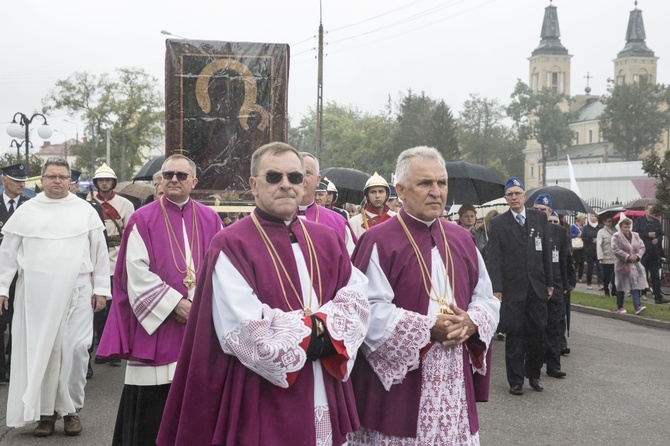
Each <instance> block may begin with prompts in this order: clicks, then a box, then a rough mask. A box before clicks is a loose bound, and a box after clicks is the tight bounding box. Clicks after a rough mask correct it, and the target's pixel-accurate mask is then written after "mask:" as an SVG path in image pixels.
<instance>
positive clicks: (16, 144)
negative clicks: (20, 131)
mask: <svg viewBox="0 0 670 446" xmlns="http://www.w3.org/2000/svg"><path fill="white" fill-rule="evenodd" d="M23 144H25V141H23V142H18V141H17V140H15V139H12V142H10V143H9V148H10V149H11V148H12V147H16V158H17V161H18V159H19V158H21V147H23ZM32 146H33V143H30V147H32Z"/></svg>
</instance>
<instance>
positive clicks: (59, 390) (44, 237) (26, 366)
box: [0, 158, 110, 437]
mask: <svg viewBox="0 0 670 446" xmlns="http://www.w3.org/2000/svg"><path fill="white" fill-rule="evenodd" d="M42 186H43V188H44V192H43V193H40V194H38V195H37V197H35V198H33V199H32V200H30V201H28V202H27V203H25V204H24V205H23V206H21V207H20V208H18V209H17V210H16V211H15V212H14V215H13V216H12V219H11V220H10V221H9V222H8V223H7V224H6V225H5V227H4V228H3V233H4V240H3V243H2V245H1V246H0V264H1V265H3V268H2V270H0V312H2V311H5V310H6V309H7V301H8V298H7V294H8V290H9V285H10V283H11V281H12V278H13V277H14V274H15V273H17V272H18V281H17V284H16V296H15V301H14V325H13V329H12V355H13V356H12V365H11V376H12V380H11V382H10V384H9V395H8V397H7V418H6V421H7V426H9V427H19V426H24V425H26V424H29V423H32V422H35V421H39V424H38V425H37V427H36V428H35V430H34V432H33V433H34V435H35V436H38V437H47V436H49V435H51V434H52V433H53V431H54V426H55V422H56V419H57V418H58V417H63V420H64V424H65V426H64V430H65V433H66V434H67V435H78V434H79V433H80V432H81V422H80V420H79V415H78V413H79V411H80V410H81V409H82V408H83V407H84V386H85V385H86V365H87V363H88V359H89V354H88V348H89V347H90V345H91V340H92V336H93V332H92V330H93V312H94V311H100V310H101V309H103V308H104V307H105V300H106V297H107V296H109V294H110V287H109V255H108V254H107V246H106V244H105V239H104V235H103V226H102V222H101V221H100V218H99V217H98V214H97V213H96V212H95V210H94V209H93V207H91V206H90V205H89V204H88V203H86V202H85V201H84V200H81V199H80V198H79V197H77V196H76V195H74V194H70V193H69V186H70V166H69V165H68V163H67V161H66V160H65V159H63V158H49V159H48V160H47V161H46V163H45V164H44V166H43V167H42Z"/></svg>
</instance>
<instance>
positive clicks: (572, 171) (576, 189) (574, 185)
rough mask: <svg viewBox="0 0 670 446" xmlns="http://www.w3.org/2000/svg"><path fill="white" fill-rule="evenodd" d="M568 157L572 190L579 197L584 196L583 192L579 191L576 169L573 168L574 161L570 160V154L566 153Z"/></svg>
mask: <svg viewBox="0 0 670 446" xmlns="http://www.w3.org/2000/svg"><path fill="white" fill-rule="evenodd" d="M566 157H567V158H568V174H569V175H570V190H571V191H573V192H574V193H576V194H577V195H578V196H579V198H582V193H581V192H580V191H579V185H577V179H576V178H575V169H573V168H572V162H570V155H566Z"/></svg>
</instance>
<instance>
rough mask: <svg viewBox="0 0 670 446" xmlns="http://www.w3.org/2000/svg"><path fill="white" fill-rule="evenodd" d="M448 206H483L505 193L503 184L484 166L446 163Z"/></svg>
mask: <svg viewBox="0 0 670 446" xmlns="http://www.w3.org/2000/svg"><path fill="white" fill-rule="evenodd" d="M446 167H447V175H448V177H449V179H448V184H447V185H448V187H449V193H448V195H447V203H448V204H453V203H457V204H466V203H467V204H483V203H486V202H488V201H491V200H495V199H496V198H500V197H502V196H503V195H504V193H505V183H504V182H503V181H502V180H501V179H500V178H499V177H498V175H496V174H495V172H493V170H491V169H489V168H488V167H485V166H480V165H478V164H470V163H466V162H464V161H454V162H449V163H447V166H446Z"/></svg>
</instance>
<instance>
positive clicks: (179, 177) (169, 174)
mask: <svg viewBox="0 0 670 446" xmlns="http://www.w3.org/2000/svg"><path fill="white" fill-rule="evenodd" d="M175 175H176V176H177V180H179V181H186V179H187V178H188V174H187V173H186V172H171V171H169V170H167V171H165V172H163V178H164V179H166V180H168V181H172V178H174V177H175Z"/></svg>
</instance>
